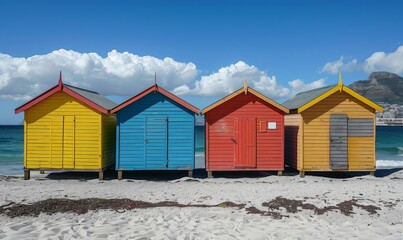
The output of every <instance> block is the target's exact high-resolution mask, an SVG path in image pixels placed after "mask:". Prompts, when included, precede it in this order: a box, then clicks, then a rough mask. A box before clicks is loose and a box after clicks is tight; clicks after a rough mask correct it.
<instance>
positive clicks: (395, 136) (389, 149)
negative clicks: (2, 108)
mask: <svg viewBox="0 0 403 240" xmlns="http://www.w3.org/2000/svg"><path fill="white" fill-rule="evenodd" d="M23 132H24V127H23V126H0V174H2V175H20V174H22V173H23V171H22V170H23V157H24V154H23V151H24V135H23ZM204 134H205V132H204V126H197V127H196V151H195V157H196V168H204V145H205V144H204V136H205V135H204ZM376 137H377V138H376V159H377V167H379V168H391V167H403V127H377V136H376Z"/></svg>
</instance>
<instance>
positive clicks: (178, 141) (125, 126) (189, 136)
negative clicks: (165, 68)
mask: <svg viewBox="0 0 403 240" xmlns="http://www.w3.org/2000/svg"><path fill="white" fill-rule="evenodd" d="M151 116H154V117H166V118H167V131H168V134H167V137H168V139H167V147H168V167H167V168H166V167H165V166H163V167H161V166H160V165H159V164H157V163H156V164H153V162H152V161H150V162H147V161H149V160H151V159H147V158H146V148H145V144H146V143H145V141H146V139H145V136H146V127H145V126H146V124H145V123H146V118H147V117H151ZM194 121H195V120H194V113H192V112H190V111H189V110H187V109H185V108H184V107H182V106H181V105H178V104H177V103H176V102H173V101H172V100H170V99H169V98H167V97H165V96H164V95H162V94H160V93H158V92H156V93H150V94H148V95H147V96H145V97H143V98H141V99H139V100H138V101H136V102H134V103H132V104H131V105H129V106H127V107H125V108H123V109H121V110H120V111H118V112H117V130H116V131H117V136H118V139H117V144H118V145H119V146H118V148H117V149H118V152H117V155H116V157H117V162H116V169H122V170H145V169H193V168H194V141H195V140H194Z"/></svg>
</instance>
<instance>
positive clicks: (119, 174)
mask: <svg viewBox="0 0 403 240" xmlns="http://www.w3.org/2000/svg"><path fill="white" fill-rule="evenodd" d="M122 179H123V172H122V170H119V171H118V180H122Z"/></svg>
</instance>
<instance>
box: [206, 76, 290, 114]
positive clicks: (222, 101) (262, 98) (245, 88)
mask: <svg viewBox="0 0 403 240" xmlns="http://www.w3.org/2000/svg"><path fill="white" fill-rule="evenodd" d="M242 93H244V94H248V93H250V94H252V95H254V96H256V97H258V98H260V99H261V100H263V101H265V102H267V103H268V104H270V105H272V106H274V107H276V108H277V109H279V110H281V111H282V112H284V113H289V110H288V108H286V107H284V106H283V105H281V104H279V103H277V102H275V101H274V100H272V99H270V98H268V97H266V96H265V95H263V94H261V93H259V92H258V91H256V90H254V89H253V88H250V87H249V86H248V83H247V82H246V81H245V82H244V86H243V87H242V88H240V89H238V90H237V91H235V92H233V93H231V94H229V95H227V96H225V97H223V98H221V99H220V100H218V101H217V102H215V103H213V104H211V105H210V106H207V107H206V108H204V109H203V110H202V111H201V114H206V113H207V112H208V111H210V110H212V109H214V108H216V107H218V106H219V105H221V104H223V103H225V102H227V101H229V100H231V99H232V98H234V97H236V96H238V95H239V94H242Z"/></svg>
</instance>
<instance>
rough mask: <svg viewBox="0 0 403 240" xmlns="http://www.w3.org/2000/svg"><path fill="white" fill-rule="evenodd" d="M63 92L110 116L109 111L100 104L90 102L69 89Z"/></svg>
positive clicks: (64, 89)
mask: <svg viewBox="0 0 403 240" xmlns="http://www.w3.org/2000/svg"><path fill="white" fill-rule="evenodd" d="M62 91H63V92H65V93H67V94H68V95H70V96H72V97H73V98H75V99H77V100H78V101H80V102H82V103H84V104H85V105H87V106H89V107H91V108H93V109H95V110H97V111H98V112H101V113H105V114H108V110H107V109H105V108H103V107H101V106H99V105H98V104H96V103H94V102H92V101H90V100H88V99H87V98H85V97H83V96H81V95H80V94H78V93H76V92H74V91H73V90H70V89H69V88H66V87H63V90H62Z"/></svg>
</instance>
